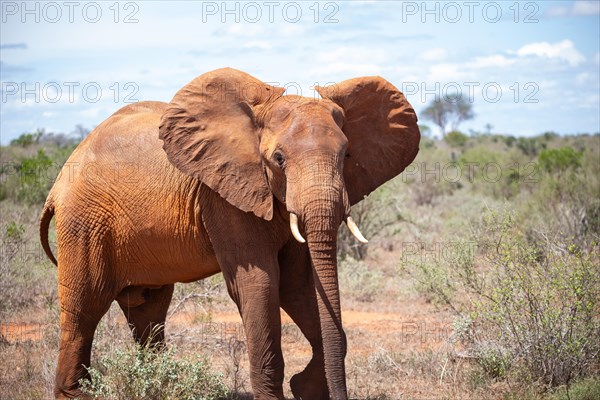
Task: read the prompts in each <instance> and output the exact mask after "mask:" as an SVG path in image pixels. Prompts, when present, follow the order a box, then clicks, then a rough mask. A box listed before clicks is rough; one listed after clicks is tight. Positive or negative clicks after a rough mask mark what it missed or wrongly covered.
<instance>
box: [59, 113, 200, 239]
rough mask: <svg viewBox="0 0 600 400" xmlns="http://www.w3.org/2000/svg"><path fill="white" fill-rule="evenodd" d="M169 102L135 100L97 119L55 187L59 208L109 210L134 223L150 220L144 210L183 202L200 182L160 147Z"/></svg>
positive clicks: (152, 212)
mask: <svg viewBox="0 0 600 400" xmlns="http://www.w3.org/2000/svg"><path fill="white" fill-rule="evenodd" d="M167 106H168V105H167V104H166V103H160V102H141V103H137V104H131V105H128V106H126V107H123V108H121V109H120V110H118V111H117V112H115V113H114V114H112V115H111V116H110V117H109V118H107V119H106V120H105V121H104V122H102V123H101V124H100V125H98V127H96V129H94V130H93V131H92V132H91V133H90V134H89V135H88V137H87V138H86V139H85V140H84V141H83V142H82V143H81V144H80V145H79V146H78V147H77V148H76V149H75V151H74V152H73V154H72V155H71V157H70V158H69V159H68V160H67V162H66V163H65V166H64V167H63V170H62V172H61V174H60V176H59V178H57V181H56V183H55V184H54V187H53V188H52V192H51V196H52V197H53V200H54V204H55V205H56V206H57V208H58V209H62V210H63V211H64V210H66V209H69V213H70V214H79V211H78V210H87V211H88V212H89V211H90V210H94V209H96V210H108V212H106V213H105V214H106V215H103V218H111V219H117V220H120V221H131V223H132V224H131V225H132V228H133V226H135V225H136V224H137V225H139V224H142V225H144V224H146V223H147V222H149V220H146V221H144V220H143V218H144V216H145V215H156V214H157V213H159V214H165V213H169V211H168V210H176V209H179V208H181V202H182V201H184V200H186V199H187V198H188V192H189V191H192V190H197V187H198V185H199V184H200V183H199V181H197V180H196V179H194V178H191V177H189V176H187V175H185V174H183V173H182V172H180V171H179V170H177V169H176V168H175V167H174V166H173V165H172V164H171V163H170V162H169V161H168V159H167V156H166V153H165V152H164V150H163V149H162V141H161V140H160V139H159V137H158V127H159V125H160V118H161V116H162V111H163V110H164V109H165V108H166V107H167ZM182 199H183V200H182ZM82 212H83V211H82ZM180 217H181V216H180V215H171V216H168V217H167V219H169V218H172V219H177V218H180ZM132 219H133V221H132Z"/></svg>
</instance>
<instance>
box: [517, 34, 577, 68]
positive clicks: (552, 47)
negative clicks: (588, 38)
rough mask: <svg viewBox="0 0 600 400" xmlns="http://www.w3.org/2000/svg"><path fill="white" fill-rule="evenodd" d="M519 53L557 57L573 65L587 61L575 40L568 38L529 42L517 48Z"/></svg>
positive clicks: (521, 54) (520, 54) (522, 54)
mask: <svg viewBox="0 0 600 400" xmlns="http://www.w3.org/2000/svg"><path fill="white" fill-rule="evenodd" d="M517 54H518V55H519V56H522V57H523V56H538V57H545V58H556V59H560V60H563V61H566V62H567V63H569V65H571V66H577V65H579V64H581V63H582V62H583V61H585V57H584V56H583V55H582V54H581V53H580V52H579V51H577V49H576V48H575V46H574V45H573V42H571V41H570V40H568V39H565V40H563V41H561V42H557V43H554V44H550V43H548V42H536V43H529V44H526V45H525V46H523V47H521V48H520V49H519V50H517Z"/></svg>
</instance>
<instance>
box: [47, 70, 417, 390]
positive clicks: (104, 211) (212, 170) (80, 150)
mask: <svg viewBox="0 0 600 400" xmlns="http://www.w3.org/2000/svg"><path fill="white" fill-rule="evenodd" d="M316 90H317V92H318V93H319V95H320V98H317V96H315V98H309V97H302V96H298V95H284V89H283V88H280V87H275V86H271V85H268V84H266V83H264V82H262V81H260V80H259V79H257V78H254V77H253V76H251V75H249V74H247V73H245V72H242V71H239V70H235V69H231V68H223V69H218V70H214V71H210V72H207V73H204V74H202V75H200V76H199V77H197V78H195V79H194V80H192V81H191V82H190V83H188V84H187V85H185V86H184V87H183V88H181V89H180V90H179V91H178V92H177V93H176V94H175V96H174V97H173V99H172V100H171V102H170V103H163V102H155V101H144V102H139V103H134V104H129V105H127V106H125V107H123V108H121V109H120V110H118V111H116V112H115V113H114V114H112V115H111V116H110V117H109V118H108V119H106V120H105V121H104V122H102V123H101V124H100V125H98V126H97V127H96V128H95V129H94V130H93V131H92V132H91V133H90V134H89V135H88V136H87V137H86V138H85V139H84V140H83V141H82V142H81V143H80V144H79V145H78V147H77V148H76V149H75V150H74V152H73V154H72V155H71V156H70V158H69V159H68V160H67V162H66V163H65V164H64V166H63V167H62V169H61V172H60V174H59V176H58V177H57V179H56V181H55V183H54V185H53V187H52V189H51V190H50V192H49V194H48V197H47V200H46V202H45V204H44V208H43V211H42V215H41V218H40V237H41V243H42V247H43V249H44V250H45V252H46V254H47V256H48V257H49V258H50V260H51V261H52V262H53V263H54V264H56V265H57V267H58V279H57V280H58V294H59V303H60V326H61V334H60V350H59V356H58V363H57V369H56V378H55V389H54V392H55V396H56V397H57V398H74V397H79V396H82V392H81V390H80V387H79V380H80V379H82V378H88V375H87V369H86V367H87V366H89V365H90V350H91V346H92V340H93V337H94V332H95V329H96V327H97V324H98V323H99V321H100V319H101V318H102V316H103V315H104V314H105V313H106V312H107V310H108V309H109V307H110V305H111V304H112V302H113V301H114V300H116V301H117V302H118V304H119V306H120V307H121V308H122V310H123V312H124V313H125V316H126V318H127V321H128V323H129V325H130V327H131V329H132V332H133V336H134V338H135V340H137V341H138V342H140V343H150V344H153V345H159V344H161V343H163V341H164V330H163V329H164V323H165V319H166V314H167V309H168V307H169V304H170V301H171V297H172V294H173V287H174V283H176V282H191V281H196V280H200V279H203V278H206V277H208V276H211V275H214V274H217V273H220V272H221V273H222V274H223V277H224V281H225V284H226V287H227V291H228V294H229V296H230V297H231V299H232V300H233V301H234V302H235V304H236V305H237V308H238V310H239V313H240V315H241V318H242V323H243V327H244V332H245V335H246V340H247V348H248V357H249V363H250V369H249V372H250V381H251V386H252V390H253V392H254V396H255V399H282V398H284V397H283V380H284V360H283V356H282V351H281V317H280V308H282V309H283V310H285V311H286V312H287V314H288V315H289V316H290V317H291V318H292V320H293V321H294V322H295V324H296V325H297V326H298V327H299V329H300V331H301V332H302V334H303V335H304V336H305V337H306V338H307V340H308V342H309V343H310V346H311V347H312V359H311V360H310V362H309V364H308V365H307V366H306V367H305V369H304V370H303V371H302V372H300V373H298V374H296V375H294V376H293V377H292V378H291V380H290V382H289V384H290V387H291V390H292V393H293V395H294V396H295V397H296V398H298V399H311V400H313V399H328V398H332V399H347V398H348V394H347V388H346V377H345V364H344V360H345V356H346V351H347V343H346V336H345V333H344V330H343V327H342V314H341V309H340V293H339V286H338V276H337V259H336V247H337V243H336V238H337V230H338V228H339V226H340V225H341V223H342V222H343V221H346V223H347V225H348V227H349V228H350V229H351V230H352V231H353V232H354V234H355V236H356V237H357V238H358V239H359V240H361V241H364V240H365V239H364V237H363V236H362V235H361V234H360V231H359V230H358V227H357V226H356V224H355V223H354V221H353V220H352V218H351V215H350V211H351V206H352V205H353V204H356V203H357V202H359V201H360V200H362V199H363V198H364V197H365V196H366V195H368V194H369V193H370V192H372V191H373V190H375V189H376V188H377V187H379V186H380V185H382V184H383V183H384V182H386V181H388V180H389V179H391V178H393V177H394V176H396V175H398V174H399V173H400V172H402V171H403V170H404V168H406V166H408V165H409V164H410V163H411V162H412V161H413V159H414V158H415V157H416V155H417V152H418V150H419V140H420V133H419V128H418V125H417V116H416V113H415V111H414V109H413V108H412V106H411V105H410V104H409V103H408V101H407V100H406V98H405V96H404V95H403V94H402V93H401V92H400V91H399V90H398V89H397V88H396V87H394V86H393V85H392V84H391V83H390V82H388V81H386V80H385V79H383V78H381V77H377V76H374V77H360V78H353V79H349V80H346V81H343V82H340V83H338V84H333V85H329V86H322V87H321V86H318V87H316ZM52 218H55V226H56V244H57V257H56V258H55V257H54V255H53V253H52V251H51V249H50V246H49V243H48V230H49V225H50V221H51V219H52ZM152 330H154V331H156V332H157V333H156V334H154V335H150V334H149V332H151V331H152Z"/></svg>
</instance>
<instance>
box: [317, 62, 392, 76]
mask: <svg viewBox="0 0 600 400" xmlns="http://www.w3.org/2000/svg"><path fill="white" fill-rule="evenodd" d="M380 74H381V67H380V66H378V65H375V64H349V63H345V62H344V63H328V64H324V65H320V66H318V67H314V68H311V69H310V70H308V75H309V76H314V77H318V78H319V79H329V78H331V79H338V78H343V79H347V78H348V77H351V76H365V75H380Z"/></svg>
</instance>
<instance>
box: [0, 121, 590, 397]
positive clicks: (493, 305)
mask: <svg viewBox="0 0 600 400" xmlns="http://www.w3.org/2000/svg"><path fill="white" fill-rule="evenodd" d="M75 145H76V143H75V141H74V140H72V139H69V138H68V137H65V136H63V135H51V134H41V133H40V132H37V133H33V134H26V135H23V136H21V137H20V138H19V139H18V140H16V141H13V142H12V143H11V145H10V146H5V147H2V148H1V152H0V161H1V166H2V170H1V171H0V174H1V175H0V177H1V181H0V182H1V186H0V212H1V222H0V237H1V240H2V246H1V250H2V252H1V259H0V263H1V264H0V335H1V336H0V360H2V361H1V362H0V398H1V399H47V398H51V397H52V387H53V376H54V368H55V365H56V358H57V354H58V337H59V325H58V321H59V306H58V301H57V288H56V268H55V267H54V266H53V265H52V264H51V263H50V262H49V261H48V260H47V259H46V257H45V255H44V254H43V251H42V249H41V247H40V245H39V239H38V225H37V222H38V218H39V213H40V210H41V206H42V204H43V201H44V199H45V196H46V193H47V191H48V189H49V188H50V186H51V185H52V182H53V180H54V177H55V176H56V174H57V173H58V171H59V166H60V165H62V164H63V163H64V161H65V160H66V158H67V157H68V155H69V154H70V152H71V151H72V150H73V148H74V146H75ZM353 216H354V218H355V220H357V222H358V224H359V226H360V227H361V229H362V231H363V233H364V234H365V236H367V237H368V238H369V239H370V243H369V244H368V247H367V246H365V245H357V244H356V242H355V240H354V239H353V238H352V237H351V236H350V235H349V234H348V232H347V230H346V229H345V228H344V227H342V229H340V236H339V260H340V264H339V273H340V286H341V293H342V309H343V320H344V327H345V330H346V333H347V336H348V349H349V350H348V356H347V358H346V369H347V380H348V386H349V392H350V396H351V397H352V398H355V399H436V400H437V399H473V400H475V399H477V400H486V399H553V400H558V399H567V398H568V399H580V400H581V399H597V398H600V379H599V372H600V364H599V361H598V355H599V351H600V350H599V348H600V312H599V311H600V263H599V249H600V248H599V244H598V241H599V239H600V236H599V235H600V135H598V134H595V135H577V136H568V137H562V136H558V135H556V134H554V133H546V134H542V135H539V136H537V137H533V138H515V137H513V136H510V135H495V134H486V135H481V134H480V135H478V134H472V135H470V136H466V135H463V134H461V133H458V132H452V133H450V134H448V135H447V136H446V138H445V139H444V140H432V139H429V138H423V140H422V144H421V152H420V153H419V155H418V157H417V159H416V160H415V162H414V163H413V164H412V165H411V166H410V167H409V168H408V169H407V170H406V171H405V172H404V173H403V174H402V175H401V176H399V177H397V178H395V179H394V180H392V181H390V182H388V183H386V184H385V185H384V186H383V187H381V188H380V189H379V190H378V191H376V192H375V193H373V194H372V195H371V196H369V198H367V199H366V200H365V201H364V202H363V203H361V204H360V205H357V206H355V207H354V208H353ZM53 235H54V233H53V232H52V233H51V241H53V239H54V236H53ZM166 332H167V340H168V344H169V345H168V350H166V351H164V352H162V353H159V354H158V355H155V354H153V353H150V352H148V351H145V350H144V349H141V350H140V349H136V347H135V346H134V345H133V341H132V339H131V336H130V332H129V329H128V328H127V326H126V322H125V318H124V316H123V315H122V312H121V310H120V309H119V308H118V306H117V305H116V303H115V304H114V305H113V307H112V308H111V310H110V311H109V312H108V313H107V315H106V316H105V317H104V318H103V320H102V321H101V324H100V326H99V329H98V330H97V333H96V338H95V341H94V348H93V353H92V367H93V371H92V375H93V377H94V385H93V386H92V387H90V388H89V389H88V390H89V391H90V393H94V394H96V395H98V396H99V397H103V398H117V399H128V398H140V399H141V398H156V399H158V398H160V399H184V398H190V399H191V398H250V397H249V396H248V395H247V392H249V391H250V390H251V388H250V382H249V379H248V361H247V354H246V349H245V343H244V336H243V331H242V327H241V324H240V318H239V316H238V314H237V310H236V308H235V306H234V304H233V303H232V302H231V300H229V298H228V296H227V293H226V290H225V287H224V284H223V280H222V278H221V276H220V275H217V276H214V277H212V278H209V279H207V280H204V281H201V282H196V283H192V284H178V285H177V286H176V290H175V295H174V299H173V302H172V305H171V308H170V311H169V316H168V318H167V328H166ZM282 342H283V351H284V358H285V361H286V369H285V373H286V375H285V376H286V378H285V381H286V383H285V388H286V389H285V390H286V395H287V396H289V397H291V393H290V392H289V384H288V382H289V379H290V377H291V376H292V375H293V374H295V373H297V372H299V371H300V370H301V369H302V368H304V366H305V365H306V364H307V362H308V361H309V358H310V350H309V346H308V343H307V342H306V341H305V340H304V339H303V337H302V336H301V335H300V334H299V331H298V329H297V328H296V327H295V325H294V324H293V323H292V322H291V321H290V319H289V318H287V317H286V316H285V315H284V318H283V338H282Z"/></svg>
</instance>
